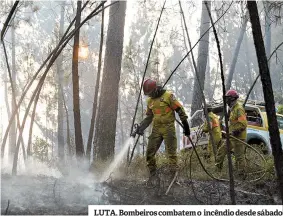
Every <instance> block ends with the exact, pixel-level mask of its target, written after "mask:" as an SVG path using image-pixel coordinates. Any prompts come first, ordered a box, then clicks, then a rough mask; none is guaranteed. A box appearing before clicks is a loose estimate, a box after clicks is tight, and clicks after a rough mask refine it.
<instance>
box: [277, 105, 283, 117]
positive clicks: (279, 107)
mask: <svg viewBox="0 0 283 216" xmlns="http://www.w3.org/2000/svg"><path fill="white" fill-rule="evenodd" d="M277 113H278V114H281V115H283V105H282V104H281V105H279V106H278V110H277Z"/></svg>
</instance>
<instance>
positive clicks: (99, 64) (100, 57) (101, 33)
mask: <svg viewBox="0 0 283 216" xmlns="http://www.w3.org/2000/svg"><path fill="white" fill-rule="evenodd" d="M102 8H103V6H102ZM103 29H104V10H103V11H102V14H101V29H100V47H99V57H98V66H97V75H96V82H95V92H94V98H93V107H92V116H91V121H90V128H89V133H88V140H87V149H86V158H87V160H88V161H89V160H90V152H91V143H92V140H93V132H94V123H95V117H96V112H97V103H98V91H99V87H100V74H101V62H102V48H103V40H104V31H103ZM93 149H94V148H93ZM93 155H94V152H93Z"/></svg>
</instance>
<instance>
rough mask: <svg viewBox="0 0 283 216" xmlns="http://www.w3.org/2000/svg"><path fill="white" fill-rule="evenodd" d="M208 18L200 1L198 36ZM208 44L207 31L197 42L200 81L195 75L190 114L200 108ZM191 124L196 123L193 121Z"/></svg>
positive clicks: (202, 31)
mask: <svg viewBox="0 0 283 216" xmlns="http://www.w3.org/2000/svg"><path fill="white" fill-rule="evenodd" d="M207 5H208V7H209V8H210V5H211V1H207ZM209 23H210V20H209V16H208V12H207V9H206V7H205V1H204V2H203V3H202V14H201V24H200V37H201V36H202V35H203V34H204V33H205V31H207V29H208V28H209V27H210V25H209ZM208 45H209V31H208V32H207V33H206V34H205V35H204V36H203V38H202V39H201V40H200V42H199V47H198V58H197V73H198V77H199V78H200V83H198V80H197V77H195V79H194V90H193V99H192V108H191V115H193V114H194V113H195V112H196V111H197V110H198V109H201V104H202V93H201V92H202V89H204V80H205V71H206V64H207V58H208ZM192 124H193V126H194V124H196V123H195V122H194V121H193V123H192Z"/></svg>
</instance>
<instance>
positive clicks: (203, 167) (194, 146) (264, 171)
mask: <svg viewBox="0 0 283 216" xmlns="http://www.w3.org/2000/svg"><path fill="white" fill-rule="evenodd" d="M223 133H225V132H223ZM230 137H231V138H233V139H235V140H237V141H239V142H241V143H243V144H244V145H245V146H247V147H248V148H250V149H252V150H253V151H254V152H256V153H257V154H258V155H259V156H260V158H261V159H262V161H263V163H264V169H263V170H262V171H260V172H263V174H262V175H261V176H260V177H259V178H257V179H253V180H250V181H248V182H256V181H259V180H260V179H262V178H263V177H264V176H265V174H266V160H265V158H264V157H263V155H262V154H261V153H260V152H259V151H258V150H257V149H255V148H254V147H252V146H251V145H249V144H247V143H246V142H244V141H242V140H240V139H238V138H236V137H234V136H232V135H230ZM188 139H189V141H190V142H191V144H192V146H193V150H194V152H195V154H196V156H197V159H198V161H199V163H200V165H201V167H202V169H203V170H204V171H205V173H206V174H207V175H208V176H209V177H211V178H212V179H214V180H217V181H221V182H229V180H228V179H220V178H217V177H215V176H213V175H212V174H211V173H209V172H208V171H207V169H206V168H205V166H204V165H203V162H202V161H201V159H200V157H199V154H198V152H197V150H196V144H194V143H193V141H192V139H191V138H190V137H188ZM192 155H193V154H191V155H190V170H191V158H192ZM185 166H186V164H185ZM190 172H191V171H190ZM246 174H249V173H246ZM190 177H191V176H190Z"/></svg>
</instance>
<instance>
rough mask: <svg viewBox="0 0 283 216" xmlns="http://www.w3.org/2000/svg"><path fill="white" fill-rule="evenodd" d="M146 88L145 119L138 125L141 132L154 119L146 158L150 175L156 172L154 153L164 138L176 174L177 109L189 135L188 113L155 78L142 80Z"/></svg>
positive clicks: (173, 171)
mask: <svg viewBox="0 0 283 216" xmlns="http://www.w3.org/2000/svg"><path fill="white" fill-rule="evenodd" d="M143 91H144V94H145V95H147V96H148V98H147V110H146V117H145V119H143V121H142V122H141V123H140V125H139V127H138V129H137V134H139V135H142V134H143V132H144V130H145V129H146V128H147V127H148V126H149V125H150V124H151V122H153V127H152V132H151V135H150V136H149V140H148V146H147V150H146V161H147V166H148V169H149V172H150V176H155V175H156V159H155V154H156V152H157V151H158V149H159V147H160V145H161V143H162V141H163V140H164V142H165V150H166V154H167V158H168V162H169V166H170V171H171V174H172V175H174V174H175V172H176V169H177V153H176V151H177V138H176V131H175V112H177V113H178V115H179V117H180V119H181V121H182V124H183V126H184V133H185V135H186V136H189V135H190V128H189V124H188V122H187V118H188V116H187V115H186V113H185V111H184V108H183V106H182V105H181V104H180V103H179V101H178V100H177V99H176V98H175V96H174V95H173V94H172V93H171V92H169V91H167V90H165V89H163V88H162V87H161V86H157V83H156V81H154V80H151V79H147V80H146V81H145V82H144V83H143Z"/></svg>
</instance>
